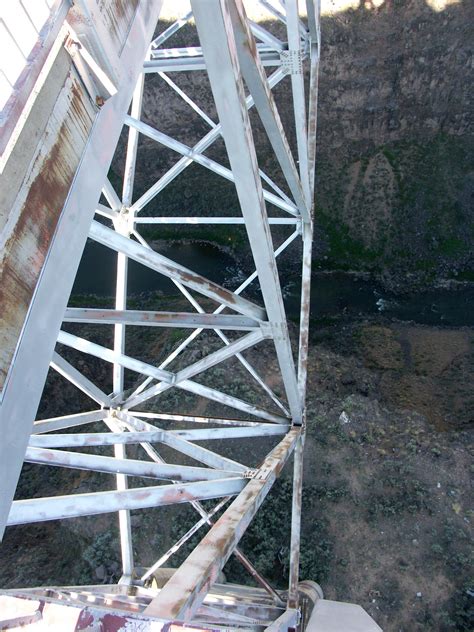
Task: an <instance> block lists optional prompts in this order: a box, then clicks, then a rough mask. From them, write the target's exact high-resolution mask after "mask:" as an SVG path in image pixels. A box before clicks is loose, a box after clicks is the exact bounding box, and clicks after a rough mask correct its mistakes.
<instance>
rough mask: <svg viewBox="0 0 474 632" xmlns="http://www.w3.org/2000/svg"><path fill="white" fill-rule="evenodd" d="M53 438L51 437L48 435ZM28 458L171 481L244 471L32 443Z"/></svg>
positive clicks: (65, 465) (219, 477) (221, 475)
mask: <svg viewBox="0 0 474 632" xmlns="http://www.w3.org/2000/svg"><path fill="white" fill-rule="evenodd" d="M44 438H48V439H49V438H50V437H44ZM25 461H26V462H27V463H37V464H42V465H54V466H57V467H67V468H72V469H78V470H90V471H93V472H106V473H108V474H128V475H129V476H140V477H144V478H158V479H162V480H171V481H212V480H216V479H221V478H234V477H239V476H241V472H240V471H234V470H231V471H223V470H217V469H208V468H204V467H189V466H187V465H168V464H162V463H153V462H149V461H137V460H134V459H119V458H115V457H112V456H99V455H97V454H80V453H78V452H66V451H65V450H50V449H46V448H34V447H29V448H27V450H26V455H25Z"/></svg>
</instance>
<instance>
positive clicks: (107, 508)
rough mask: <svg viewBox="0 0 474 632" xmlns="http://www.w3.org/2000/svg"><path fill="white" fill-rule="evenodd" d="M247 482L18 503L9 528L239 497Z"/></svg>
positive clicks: (224, 481) (226, 481)
mask: <svg viewBox="0 0 474 632" xmlns="http://www.w3.org/2000/svg"><path fill="white" fill-rule="evenodd" d="M246 482H247V481H246V480H244V479H242V478H228V479H220V480H218V481H205V482H198V483H182V484H176V485H162V486H160V487H139V488H136V489H128V490H120V491H111V492H96V493H88V494H74V495H72V496H51V497H49V498H33V499H30V500H15V501H14V502H13V503H12V506H11V510H10V514H9V516H8V525H13V524H28V523H30V522H43V521H45V520H60V519H64V518H75V517H78V516H93V515H96V514H101V513H110V512H112V511H119V510H120V509H145V508H147V507H162V506H165V505H174V504H179V503H187V502H191V501H194V500H206V499H211V498H222V497H223V496H232V495H235V494H238V493H239V492H240V491H241V490H242V489H243V487H245V484H246Z"/></svg>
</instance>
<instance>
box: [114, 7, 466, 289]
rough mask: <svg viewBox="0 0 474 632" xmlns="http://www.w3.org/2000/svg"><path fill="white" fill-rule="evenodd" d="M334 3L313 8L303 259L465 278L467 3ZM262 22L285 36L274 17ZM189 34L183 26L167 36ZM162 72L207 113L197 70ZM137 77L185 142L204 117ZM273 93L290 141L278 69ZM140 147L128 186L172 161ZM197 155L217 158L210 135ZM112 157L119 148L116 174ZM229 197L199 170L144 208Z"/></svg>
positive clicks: (411, 280) (219, 206) (382, 272)
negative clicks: (309, 211) (312, 162)
mask: <svg viewBox="0 0 474 632" xmlns="http://www.w3.org/2000/svg"><path fill="white" fill-rule="evenodd" d="M429 1H430V2H431V3H433V2H435V1H442V0H429ZM334 4H335V3H329V4H328V5H327V6H326V12H325V15H324V16H323V18H322V38H323V50H322V56H321V72H320V89H319V131H318V163H317V191H316V237H315V241H316V251H315V252H316V257H315V265H316V266H317V267H320V268H323V269H324V268H343V269H344V268H345V269H353V270H370V271H372V272H374V273H376V274H377V275H378V276H379V277H381V278H382V279H384V280H385V282H386V283H387V285H389V286H392V287H396V288H398V289H403V288H408V287H413V286H414V285H426V284H427V283H432V282H433V281H438V280H440V279H449V278H452V279H460V280H474V258H473V255H472V243H474V152H473V148H474V141H473V127H474V122H473V121H474V116H473V114H474V111H473V105H472V97H471V91H472V85H473V81H472V80H473V74H474V54H473V49H472V42H473V41H474V32H473V26H472V25H473V23H474V10H473V9H474V6H473V4H472V3H469V2H467V0H464V1H461V2H459V3H457V4H452V5H448V6H445V7H444V8H442V7H441V5H438V8H437V9H436V10H435V9H433V8H432V7H431V6H429V5H428V4H426V3H425V2H424V0H398V1H393V0H387V1H386V2H384V3H380V0H375V2H374V3H373V2H370V1H368V2H365V3H361V4H360V6H358V7H356V6H355V4H354V3H353V4H352V5H351V6H352V8H349V9H347V10H345V11H341V10H340V6H339V7H338V6H335V7H334V8H333V9H331V7H332V6H333V5H334ZM323 9H324V5H323ZM268 27H269V28H270V29H272V30H273V31H278V29H281V32H280V33H279V34H280V36H281V37H282V38H283V39H284V38H285V36H284V33H283V30H282V28H281V25H278V24H274V23H271V24H269V25H268ZM190 38H191V40H193V39H196V34H195V33H193V31H192V28H191V27H189V28H188V30H187V31H186V30H185V29H183V30H182V31H181V32H180V33H179V34H178V38H177V39H176V37H175V39H174V40H173V43H172V44H170V45H172V46H179V45H180V44H184V43H187V45H189V42H190ZM172 78H173V80H175V81H176V82H177V83H178V84H179V85H180V86H181V87H183V88H184V89H185V90H186V91H187V92H188V93H190V94H191V95H192V96H193V98H195V99H196V101H197V102H198V103H199V105H200V106H201V107H202V108H203V109H204V110H205V111H206V112H207V113H208V114H209V115H210V116H211V117H213V118H214V119H215V118H216V114H215V110H214V106H213V102H212V96H211V94H210V90H209V87H208V85H207V81H206V80H205V78H204V73H189V74H188V76H183V75H182V74H180V76H176V77H175V76H173V77H172ZM147 81H148V87H147V90H146V94H145V99H144V104H145V105H144V119H145V120H146V121H147V122H149V123H150V124H152V125H154V126H155V127H157V128H158V129H160V130H163V131H166V133H169V134H170V135H174V136H176V137H177V138H178V139H179V140H181V141H182V142H185V143H187V144H189V145H192V144H194V143H195V142H197V140H198V139H199V138H200V136H202V135H203V134H205V133H206V131H207V130H208V128H207V127H206V124H205V123H203V121H202V120H201V119H199V118H198V117H197V116H196V115H195V114H194V113H193V112H192V111H191V110H190V109H189V107H188V106H187V105H186V104H185V103H184V102H183V101H181V100H180V99H179V98H178V97H177V96H176V95H175V94H174V93H173V92H172V91H171V90H170V89H169V87H167V86H166V85H165V84H164V83H163V82H162V80H160V78H159V77H153V78H152V79H151V80H147ZM275 96H276V99H277V102H278V104H279V108H280V113H281V115H282V118H283V121H284V123H285V127H286V129H287V130H288V136H289V139H290V142H291V143H294V134H292V132H291V128H292V123H293V122H292V114H291V108H290V102H289V99H290V98H291V91H290V89H289V80H288V79H285V80H284V81H283V82H282V83H281V84H280V85H279V86H277V88H276V90H275ZM251 119H252V125H253V132H254V137H255V141H256V145H257V150H258V156H259V161H260V166H261V167H262V168H263V169H264V170H266V171H267V172H268V173H269V175H272V176H274V177H275V178H276V180H277V181H278V182H280V183H281V177H280V174H279V173H278V170H277V167H276V165H275V164H274V162H273V161H272V159H271V153H270V151H269V149H268V143H267V141H266V138H265V134H264V132H263V130H262V128H261V126H260V125H259V121H258V119H257V116H256V115H255V113H252V115H251ZM140 152H141V157H142V160H143V162H142V164H143V167H142V171H141V173H140V174H138V180H137V188H138V193H141V192H142V191H143V190H145V189H146V188H147V187H148V186H151V184H153V183H154V182H155V181H156V179H157V178H158V177H159V175H160V173H162V172H163V170H164V169H165V168H168V167H169V166H171V164H172V163H173V162H174V161H175V159H176V158H175V155H173V154H172V152H170V151H169V150H164V149H163V148H160V147H159V146H158V145H156V144H155V143H153V142H152V141H148V140H147V139H144V140H143V141H142V144H141V148H140ZM207 154H208V155H210V156H211V157H213V158H215V159H217V160H219V161H222V162H224V164H226V163H227V160H226V157H225V151H224V146H223V142H222V141H219V142H218V143H217V144H216V145H214V146H213V147H212V148H211V149H210V150H209V151H208V152H207ZM122 165H123V145H122V148H119V151H118V154H117V161H116V164H115V167H114V169H115V170H116V171H117V173H119V172H120V171H121V169H122ZM203 182H204V185H203ZM206 184H207V186H206ZM231 207H235V208H236V209H237V200H236V198H235V194H234V191H233V186H232V185H229V183H227V182H226V181H224V180H222V179H221V178H219V177H218V176H214V175H213V174H209V173H207V172H205V170H204V169H203V168H202V167H197V166H192V167H190V168H188V170H187V171H186V174H185V175H184V176H180V178H178V180H177V181H176V183H175V184H172V185H171V186H169V187H167V189H165V191H164V193H163V194H162V195H160V197H159V198H157V199H156V200H155V201H154V202H153V203H152V204H151V206H150V208H151V209H152V210H154V211H156V210H158V209H159V210H160V212H164V213H166V212H170V213H173V212H179V213H183V212H184V213H189V214H196V213H198V212H205V213H206V214H221V213H222V211H223V210H224V209H229V208H231Z"/></svg>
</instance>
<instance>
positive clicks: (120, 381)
mask: <svg viewBox="0 0 474 632" xmlns="http://www.w3.org/2000/svg"><path fill="white" fill-rule="evenodd" d="M143 79H144V76H143V73H140V75H139V77H138V81H137V84H136V86H135V90H134V93H133V98H132V107H131V114H132V116H134V117H136V118H139V116H140V113H141V109H142V99H143V84H144V81H143ZM137 148H138V131H137V130H136V129H134V128H132V127H130V128H129V131H128V144H127V155H126V161H125V173H124V180H123V190H122V208H121V209H120V208H119V209H116V210H118V211H119V212H122V214H123V217H121V218H119V220H118V221H117V222H116V225H115V229H116V230H117V232H119V233H120V234H122V235H124V236H126V237H130V232H129V229H130V226H131V224H130V219H131V218H130V217H129V210H128V209H129V207H130V205H131V204H132V196H133V184H134V180H135V165H136V158H137ZM127 279H128V257H127V256H126V255H125V254H123V253H122V252H119V253H117V283H116V293H115V309H116V310H126V309H127ZM125 327H126V325H124V324H120V323H118V324H116V325H114V351H115V352H116V353H120V354H124V353H125ZM124 372H125V369H124V367H123V366H122V365H121V364H118V363H116V362H115V363H114V365H113V392H114V397H120V398H122V397H123V388H124ZM108 425H109V427H110V428H111V429H113V430H117V426H116V424H114V422H113V420H110V421H109V422H108ZM114 455H115V457H116V458H117V459H125V458H127V450H126V447H125V445H124V444H117V445H115V446H114ZM116 481H117V490H119V491H121V490H126V489H128V481H127V476H126V475H125V474H117V476H116ZM118 515H119V527H120V548H121V553H122V572H123V576H122V579H121V581H122V582H124V583H129V582H130V581H131V577H132V573H133V568H134V562H133V544H132V525H131V516H130V511H129V510H128V509H122V510H121V511H119V512H118Z"/></svg>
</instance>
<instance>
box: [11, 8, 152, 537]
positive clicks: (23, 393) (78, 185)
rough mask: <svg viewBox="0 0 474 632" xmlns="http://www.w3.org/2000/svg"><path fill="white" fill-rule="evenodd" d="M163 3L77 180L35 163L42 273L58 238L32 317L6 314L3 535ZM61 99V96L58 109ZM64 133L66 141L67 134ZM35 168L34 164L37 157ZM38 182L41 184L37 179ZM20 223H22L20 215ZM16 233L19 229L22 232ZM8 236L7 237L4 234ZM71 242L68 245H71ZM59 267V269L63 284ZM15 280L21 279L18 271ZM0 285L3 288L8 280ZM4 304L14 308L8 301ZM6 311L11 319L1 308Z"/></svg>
mask: <svg viewBox="0 0 474 632" xmlns="http://www.w3.org/2000/svg"><path fill="white" fill-rule="evenodd" d="M161 5H162V3H161V1H158V2H154V3H141V4H140V8H139V10H137V13H136V15H135V17H134V20H133V22H132V24H131V26H130V29H129V31H128V36H127V44H126V46H125V47H124V49H123V53H122V56H121V59H120V74H119V88H120V89H119V91H118V93H117V94H116V95H115V96H114V97H113V98H112V99H110V100H109V101H108V102H106V103H105V105H104V106H103V108H102V109H101V111H100V112H99V113H98V116H97V119H96V121H95V125H94V128H93V130H94V131H93V133H92V134H90V135H89V134H88V138H87V140H86V143H85V145H84V144H83V146H82V152H81V159H80V162H79V163H78V165H76V170H75V174H73V175H74V180H73V181H72V179H71V181H70V182H69V187H67V188H66V185H65V182H64V178H65V177H66V173H65V172H64V171H62V169H66V170H68V169H69V168H70V166H71V165H70V163H69V162H68V161H67V160H66V165H58V173H59V174H60V177H59V180H56V178H57V177H58V176H57V175H56V174H54V173H48V174H46V173H43V172H42V171H41V170H40V169H39V168H40V165H39V164H38V163H36V169H37V170H38V169H39V171H41V173H42V176H41V177H42V178H43V177H44V178H45V183H44V184H45V188H44V189H43V194H42V195H40V196H39V200H37V201H36V204H37V205H39V207H40V208H39V210H40V213H44V215H43V216H42V217H43V221H44V222H45V224H44V226H41V231H42V232H40V233H38V232H37V231H35V230H33V231H32V232H30V233H28V236H32V238H33V243H32V244H30V245H32V246H33V248H32V250H30V252H28V254H27V257H28V256H32V261H31V267H32V268H33V270H34V271H35V274H37V272H38V267H39V266H40V259H41V256H39V258H37V257H36V254H35V250H34V246H35V242H37V241H39V244H38V245H41V243H42V240H43V239H44V238H46V239H49V238H51V237H52V235H53V232H54V239H53V240H51V241H49V251H48V253H47V264H46V265H43V267H42V270H41V275H40V276H39V277H37V283H36V288H35V289H34V294H33V296H32V300H31V301H30V304H29V306H28V307H27V310H28V318H27V319H26V321H25V315H26V314H25V313H24V312H23V313H22V312H19V309H18V307H13V314H12V315H10V316H9V317H8V322H9V323H10V329H9V331H10V334H9V338H11V327H16V323H18V322H19V321H20V322H22V323H24V326H23V329H22V333H21V341H20V343H19V344H18V345H17V347H16V352H15V360H14V362H13V364H12V365H11V368H10V373H9V378H8V385H5V384H4V388H3V399H2V404H1V407H0V427H1V428H2V437H3V441H2V444H1V446H0V478H1V480H2V487H1V492H0V534H3V526H4V524H5V520H6V516H7V514H8V510H9V507H10V503H11V500H12V498H13V494H14V490H15V486H16V482H17V480H18V476H19V473H20V470H21V461H22V458H23V455H24V452H25V448H26V444H27V441H28V436H29V434H30V432H31V428H32V424H33V419H34V416H35V413H36V409H37V406H38V402H39V398H40V395H41V390H42V388H43V385H44V381H45V379H46V374H47V371H48V365H49V361H50V359H51V355H52V352H53V348H54V343H55V338H56V334H57V331H58V330H59V327H60V322H61V319H62V316H63V314H64V311H65V308H66V303H67V300H68V297H69V293H70V290H71V287H72V284H73V280H74V275H75V273H76V270H77V267H78V264H79V259H80V255H81V253H82V250H83V248H84V244H85V240H86V237H87V231H88V228H89V225H90V220H91V218H92V215H93V212H94V209H95V205H96V204H97V198H98V193H99V191H100V188H101V186H102V183H103V179H104V177H105V175H106V172H107V170H108V167H109V164H110V161H111V158H112V154H113V150H114V147H115V144H116V142H117V139H118V137H119V134H120V130H121V123H122V120H123V116H124V113H125V111H126V109H127V107H128V105H129V102H130V97H131V93H132V91H133V87H134V85H135V83H136V77H137V75H138V72H139V68H140V64H141V60H143V57H144V55H145V51H146V46H147V40H149V38H150V37H151V32H152V30H153V28H154V24H155V23H156V19H157V16H158V14H159V11H160V9H161ZM125 50H126V53H125ZM72 72H73V71H71V73H72ZM71 81H72V80H71ZM79 90H81V92H80V94H81V96H80V97H79V98H78V97H77V96H76V97H70V98H69V103H70V104H71V103H72V102H73V100H74V99H78V101H75V100H74V103H75V106H76V109H77V111H76V114H77V113H78V114H80V115H81V116H80V117H79V118H78V120H77V121H71V126H72V128H73V129H78V130H80V129H82V128H81V125H85V124H86V122H87V120H88V119H87V115H85V118H84V117H83V116H82V114H81V110H80V108H79V103H82V99H83V93H82V88H81V87H79ZM60 103H61V102H57V105H58V107H59V105H60ZM62 105H64V102H62ZM81 117H82V118H81ZM89 118H90V117H89ZM66 120H67V114H66ZM76 126H77V127H76ZM60 129H61V127H60V126H59V127H56V129H55V130H52V132H54V133H52V135H51V138H49V139H48V140H49V145H48V144H43V146H42V151H43V152H46V156H48V157H49V159H50V163H49V164H50V165H51V166H54V165H55V161H57V160H58V156H59V155H62V153H61V152H62V151H63V150H62V148H60V147H57V152H56V153H55V152H53V153H52V154H51V155H49V151H50V150H51V149H52V147H54V145H55V140H56V134H57V133H58V132H59V131H60ZM63 131H64V130H63ZM68 131H69V129H68ZM65 136H66V140H67V135H65ZM75 150H77V148H71V150H70V151H71V152H72V153H74V151H75ZM66 158H67V154H66ZM32 166H33V167H34V163H33V165H32ZM29 173H30V176H33V177H31V184H34V183H35V181H36V176H37V175H38V172H37V173H34V172H33V173H32V172H31V171H30V172H29ZM36 182H37V189H38V183H39V181H36ZM52 183H55V184H58V185H59V187H60V188H61V189H62V190H63V189H64V190H63V192H64V195H65V197H64V199H62V200H60V199H59V195H58V190H57V189H56V188H55V186H53V184H52ZM71 184H73V186H71ZM66 189H68V190H66ZM48 190H49V192H50V194H51V196H52V198H51V200H50V201H49V202H48V203H47V206H48V207H49V206H50V204H51V210H49V212H50V213H52V216H50V215H49V213H48V212H45V211H44V209H43V206H44V205H46V198H45V197H43V196H44V193H45V192H46V191H48ZM33 193H34V190H33ZM27 194H28V192H27V191H26V190H25V198H24V199H26V197H27ZM66 194H67V197H66ZM23 201H24V200H23ZM30 201H32V202H34V195H33V197H30ZM64 202H65V204H64ZM57 204H60V205H61V207H62V212H61V213H60V211H61V208H59V210H58V208H57ZM22 206H23V204H22V202H21V203H20V201H19V210H21V207H22ZM32 208H33V209H34V208H35V205H34V204H32ZM37 210H38V209H37ZM58 217H59V220H58ZM50 219H52V221H53V224H54V222H56V225H55V227H54V226H51V225H49V224H48V220H50ZM14 223H15V224H16V221H15V222H14ZM27 225H28V219H27V218H26V217H25V226H26V227H27ZM10 235H15V231H14V230H13V227H12V228H11V229H9V236H10ZM18 237H19V235H18V232H17V233H16V238H18ZM4 241H6V235H5V240H4ZM66 244H67V247H65V245H66ZM41 252H42V251H41ZM20 254H21V255H23V253H18V255H19V256H20ZM20 258H21V257H20ZM23 260H24V255H23ZM15 270H16V269H15ZM15 270H13V271H12V273H11V274H12V277H13V276H14V274H15ZM58 270H60V271H61V276H60V277H59V282H58ZM25 273H26V274H27V278H29V275H30V274H31V273H30V271H28V270H25ZM12 277H10V279H11V278H12ZM17 278H20V277H19V276H18V275H17ZM20 284H21V278H20ZM13 289H14V290H15V292H14V293H13V295H14V296H15V295H16V292H17V290H16V287H14V288H13ZM2 291H4V286H3V282H2ZM28 291H29V289H28ZM26 294H27V292H26ZM21 295H23V299H22V300H23V301H25V300H26V299H25V298H24V295H25V292H24V291H23V292H22V291H21V290H20V298H21ZM5 300H7V301H9V300H11V297H10V296H9V295H7V296H6V298H5V299H3V298H2V311H3V310H4V307H3V304H4V301H5ZM6 307H8V303H7V305H6ZM7 311H8V310H7ZM2 316H3V317H4V318H5V316H4V315H3V314H2ZM3 342H4V341H2V349H3ZM6 349H8V351H4V356H3V360H2V380H4V378H5V367H6V365H7V364H8V359H7V360H6V361H5V358H6V357H7V355H9V354H10V353H11V349H12V343H11V339H10V342H9V345H8V346H7V347H6Z"/></svg>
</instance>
